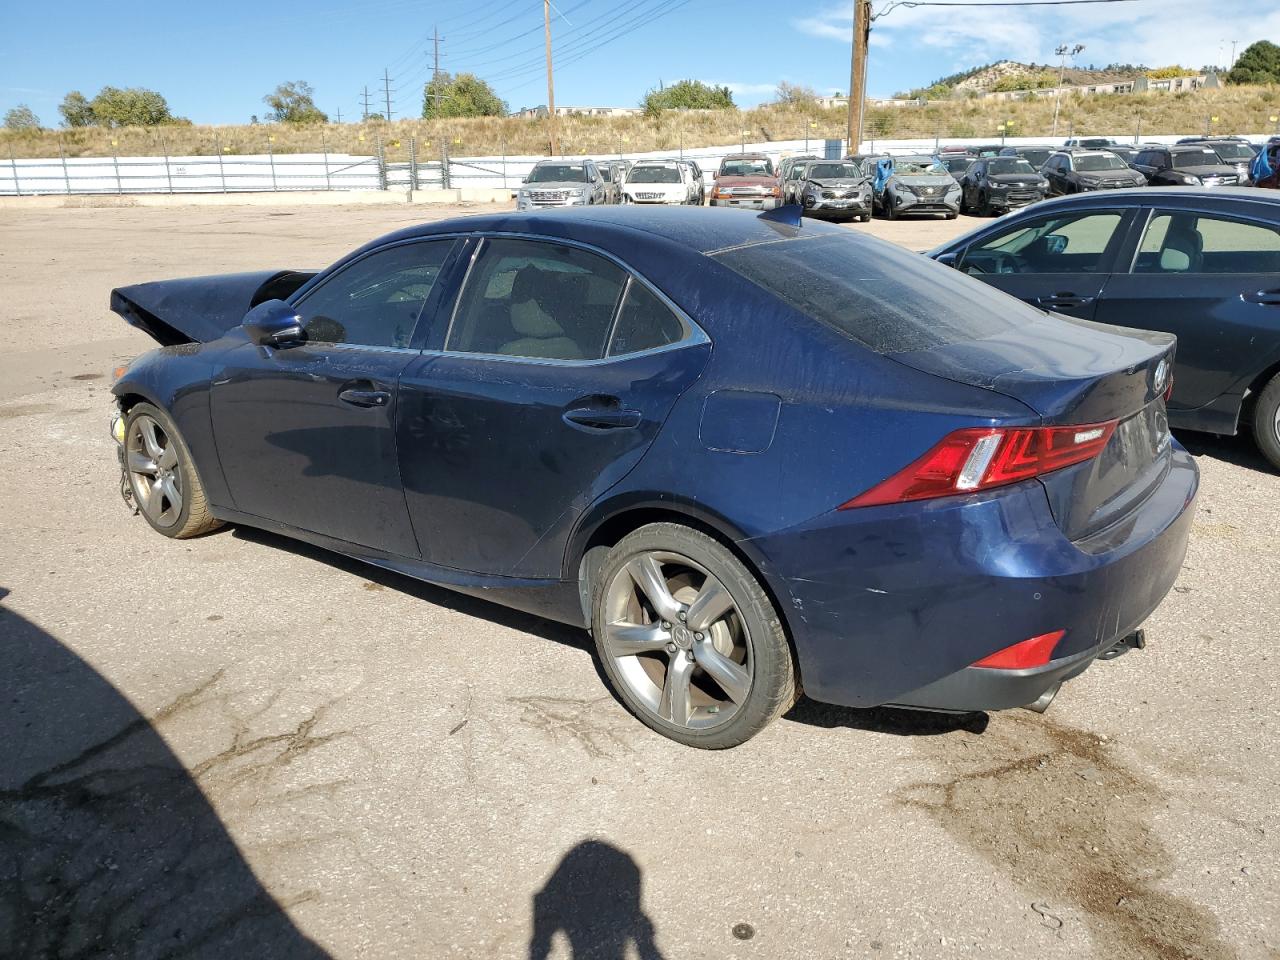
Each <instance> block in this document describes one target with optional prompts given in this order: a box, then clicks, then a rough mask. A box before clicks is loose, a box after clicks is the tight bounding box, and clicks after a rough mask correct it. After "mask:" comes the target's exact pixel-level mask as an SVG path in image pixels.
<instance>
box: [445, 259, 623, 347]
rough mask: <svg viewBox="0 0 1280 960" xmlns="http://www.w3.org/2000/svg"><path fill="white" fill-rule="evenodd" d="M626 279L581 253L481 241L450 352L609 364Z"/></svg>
mask: <svg viewBox="0 0 1280 960" xmlns="http://www.w3.org/2000/svg"><path fill="white" fill-rule="evenodd" d="M626 278H627V275H626V273H625V272H624V271H623V270H622V268H621V267H619V266H617V265H616V264H614V263H612V262H611V261H609V260H606V259H604V258H603V257H600V256H597V255H596V254H594V253H590V252H588V251H586V250H581V249H579V248H577V247H571V246H567V245H561V244H556V243H552V242H548V241H538V240H517V239H507V238H497V239H492V240H486V241H484V245H483V247H482V248H481V249H480V252H479V255H478V257H477V258H476V260H475V262H474V263H473V264H472V266H471V270H470V272H469V274H468V276H467V281H466V286H465V288H464V289H463V291H462V297H461V299H460V300H459V302H458V307H457V310H456V312H455V314H454V319H453V323H452V325H451V327H450V330H449V336H448V339H447V341H446V343H445V349H446V350H452V351H458V352H461V353H486V354H497V355H500V356H509V357H529V358H533V359H543V360H597V359H599V358H601V357H603V356H604V353H605V343H606V340H607V339H608V336H609V331H610V328H611V326H612V323H613V317H614V312H615V310H616V308H617V306H618V298H619V296H621V294H622V289H623V286H624V283H625V281H626Z"/></svg>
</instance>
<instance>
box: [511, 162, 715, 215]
mask: <svg viewBox="0 0 1280 960" xmlns="http://www.w3.org/2000/svg"><path fill="white" fill-rule="evenodd" d="M705 202H706V188H705V186H704V183H703V174H702V169H701V168H700V167H699V166H698V164H697V162H696V161H694V160H683V159H680V160H677V159H669V160H668V159H660V160H640V161H634V160H622V159H619V160H590V159H583V160H542V161H539V162H538V163H537V164H535V165H534V167H533V170H531V171H530V172H529V175H528V176H527V177H525V179H524V182H523V183H522V184H521V185H520V190H519V192H518V193H517V194H516V209H518V210H534V209H537V208H538V207H565V206H570V207H572V206H581V205H590V204H601V203H604V204H610V203H661V204H678V205H684V204H691V205H695V206H701V205H702V204H703V203H705Z"/></svg>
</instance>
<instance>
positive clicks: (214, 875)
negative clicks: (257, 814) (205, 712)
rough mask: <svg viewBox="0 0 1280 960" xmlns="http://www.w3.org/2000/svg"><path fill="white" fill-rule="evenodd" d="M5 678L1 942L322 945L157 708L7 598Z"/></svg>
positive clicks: (318, 954)
mask: <svg viewBox="0 0 1280 960" xmlns="http://www.w3.org/2000/svg"><path fill="white" fill-rule="evenodd" d="M8 593H9V591H7V590H5V589H3V588H0V601H3V600H4V598H5V597H6V596H7V595H8ZM0 677H3V678H4V693H3V696H2V697H0V743H3V744H4V746H3V748H2V750H3V753H2V757H3V759H2V760H0V944H3V947H2V948H0V949H2V950H3V955H4V956H6V957H41V958H43V957H70V956H76V957H84V958H109V957H121V958H123V957H128V958H142V960H146V958H153V957H171V956H182V957H210V958H215V957H216V958H226V957H250V956H256V957H265V956H269V957H281V958H290V960H292V958H302V960H321V958H324V957H326V956H327V954H326V953H325V952H324V951H323V950H321V949H320V948H319V947H318V946H316V945H315V944H314V943H313V942H312V941H311V940H309V939H308V938H307V937H306V936H304V935H303V934H302V933H301V932H300V931H299V930H298V929H297V928H296V927H295V926H294V925H293V923H292V922H291V921H290V920H289V918H288V917H287V916H286V915H285V913H284V910H283V909H282V907H281V905H280V904H279V903H277V902H276V900H275V898H274V897H272V895H271V894H270V893H268V892H267V891H266V890H265V889H264V888H263V886H262V885H261V884H260V883H259V882H258V879H257V877H255V876H254V874H253V871H252V870H251V869H250V867H249V865H248V864H247V863H246V862H245V861H244V858H243V857H242V856H241V855H240V851H239V850H238V849H237V848H236V845H235V842H234V841H233V840H232V839H231V837H230V836H229V835H228V834H227V831H226V828H225V827H223V825H222V823H221V821H220V820H219V819H218V817H217V815H216V814H215V813H214V811H213V808H212V807H211V806H210V804H209V801H208V800H206V799H205V797H204V794H203V793H202V792H201V790H200V787H199V785H198V784H197V783H196V782H195V780H193V779H192V777H191V776H190V775H189V774H188V773H187V771H186V769H185V768H184V767H183V765H182V763H181V762H180V761H179V760H178V758H177V757H176V756H175V755H174V754H173V752H172V751H171V750H170V749H169V748H168V746H167V745H166V744H165V742H164V740H163V738H162V737H161V736H160V734H159V733H158V732H157V731H156V728H155V727H154V726H153V724H152V722H151V721H149V720H148V719H147V718H146V717H144V716H142V715H141V714H139V713H138V711H137V710H136V709H134V707H133V706H132V705H131V704H130V703H129V701H128V700H127V699H126V698H125V697H124V696H123V695H122V694H121V693H120V692H119V691H117V690H116V689H115V688H114V687H113V686H111V684H110V683H108V682H107V681H106V680H105V679H104V678H103V677H102V676H101V675H100V674H98V673H97V672H96V671H95V670H93V668H91V667H90V666H89V665H88V664H86V663H85V662H84V661H83V660H81V659H80V658H79V657H78V656H76V655H75V654H74V653H72V652H71V651H70V650H69V649H67V647H65V646H64V645H63V644H62V643H60V642H59V641H58V640H57V639H56V638H54V637H53V636H51V635H50V634H49V633H47V632H45V631H44V630H41V629H40V628H39V627H38V626H36V625H35V624H33V623H31V622H30V621H28V620H26V619H25V618H23V617H21V616H19V615H18V614H16V613H14V612H13V611H12V610H11V609H9V608H7V607H6V606H4V605H3V603H0ZM190 696H191V694H188V695H187V697H188V698H190ZM183 702H184V698H182V697H179V698H177V699H176V700H175V701H174V703H173V704H171V705H170V706H169V707H166V708H164V709H162V710H161V712H160V716H162V717H164V716H171V715H174V714H176V713H177V712H180V710H181V708H182V704H183ZM304 896H305V895H304ZM299 899H303V898H299Z"/></svg>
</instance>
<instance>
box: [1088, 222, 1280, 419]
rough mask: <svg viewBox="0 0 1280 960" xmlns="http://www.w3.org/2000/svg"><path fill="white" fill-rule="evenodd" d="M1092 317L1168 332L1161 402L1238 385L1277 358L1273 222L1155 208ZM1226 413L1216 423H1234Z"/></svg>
mask: <svg viewBox="0 0 1280 960" xmlns="http://www.w3.org/2000/svg"><path fill="white" fill-rule="evenodd" d="M1097 319H1098V320H1101V321H1103V322H1106V323H1115V324H1121V325H1124V326H1131V327H1141V328H1144V329H1147V330H1162V331H1166V332H1168V333H1172V334H1175V335H1176V336H1177V337H1178V349H1177V356H1176V360H1175V371H1174V381H1173V396H1172V398H1171V399H1170V403H1169V408H1170V410H1171V411H1187V410H1195V409H1199V408H1201V407H1204V406H1205V405H1207V404H1210V403H1213V402H1214V401H1215V400H1217V399H1218V398H1219V397H1221V396H1223V395H1224V394H1226V395H1228V396H1229V397H1230V396H1234V395H1238V394H1241V393H1242V392H1243V390H1244V389H1245V387H1246V386H1248V384H1249V382H1250V381H1252V380H1253V378H1254V377H1255V376H1256V375H1257V374H1258V373H1259V372H1261V371H1262V370H1264V369H1266V368H1267V367H1268V366H1270V365H1271V364H1273V363H1275V361H1276V360H1277V359H1280V226H1277V225H1276V224H1275V223H1269V222H1266V221H1264V220H1258V219H1251V218H1249V217H1246V216H1233V215H1231V214H1227V213H1220V212H1213V213H1210V212H1207V211H1199V210H1195V209H1188V208H1178V209H1172V208H1165V209H1161V208H1158V207H1157V208H1156V209H1154V210H1151V211H1150V217H1149V220H1148V221H1147V222H1146V224H1145V228H1144V229H1143V231H1142V236H1141V241H1140V242H1138V243H1137V244H1136V250H1135V252H1134V253H1133V255H1132V258H1131V261H1130V264H1129V269H1128V270H1127V271H1120V270H1117V271H1116V273H1115V275H1114V276H1113V277H1112V279H1111V282H1110V283H1109V284H1108V285H1107V289H1106V293H1105V294H1104V295H1103V298H1102V300H1101V302H1100V305H1099V310H1098V315H1097ZM1225 409H1228V410H1230V411H1232V413H1231V416H1232V421H1231V423H1230V424H1228V425H1227V427H1226V428H1224V430H1225V432H1230V430H1231V429H1234V426H1235V424H1234V409H1235V405H1234V404H1233V403H1228V404H1227V405H1226V408H1225Z"/></svg>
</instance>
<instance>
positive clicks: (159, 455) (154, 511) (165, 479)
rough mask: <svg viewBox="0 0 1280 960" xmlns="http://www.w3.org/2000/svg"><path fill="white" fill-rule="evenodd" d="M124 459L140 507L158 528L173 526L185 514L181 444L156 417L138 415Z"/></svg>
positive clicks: (128, 439)
mask: <svg viewBox="0 0 1280 960" xmlns="http://www.w3.org/2000/svg"><path fill="white" fill-rule="evenodd" d="M125 458H126V465H127V469H128V471H129V478H130V480H131V481H132V484H133V489H134V491H135V492H136V493H137V496H138V506H139V508H140V509H141V510H142V512H143V513H145V514H146V515H147V518H148V519H149V520H150V521H151V522H152V523H154V524H155V525H156V526H158V527H172V526H173V525H174V524H176V523H177V522H178V519H179V518H180V517H181V515H182V472H181V471H180V470H179V469H178V447H177V444H176V443H174V440H173V438H172V437H170V436H169V435H168V434H167V433H166V432H165V429H164V427H162V426H161V425H160V424H159V423H158V422H157V421H156V420H154V419H153V418H151V417H149V416H147V415H146V414H143V415H141V416H138V417H135V418H134V420H133V423H132V424H130V426H129V434H128V436H127V437H126V438H125Z"/></svg>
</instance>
